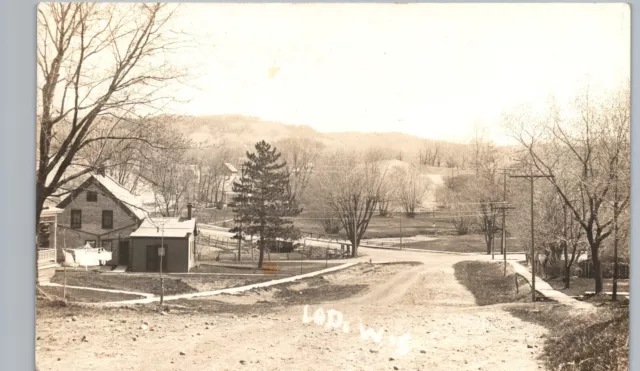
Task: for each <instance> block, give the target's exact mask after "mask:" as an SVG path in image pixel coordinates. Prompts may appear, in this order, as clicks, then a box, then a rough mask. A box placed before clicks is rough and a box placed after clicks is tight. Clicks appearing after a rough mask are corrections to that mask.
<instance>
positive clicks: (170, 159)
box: [150, 151, 196, 217]
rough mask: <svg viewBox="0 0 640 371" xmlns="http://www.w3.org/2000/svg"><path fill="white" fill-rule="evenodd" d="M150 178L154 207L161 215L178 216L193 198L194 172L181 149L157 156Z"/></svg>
mask: <svg viewBox="0 0 640 371" xmlns="http://www.w3.org/2000/svg"><path fill="white" fill-rule="evenodd" d="M150 180H151V182H152V190H153V194H154V198H155V202H156V207H157V209H158V210H159V212H160V213H161V214H162V216H165V217H175V216H179V215H180V214H181V213H182V211H183V210H184V208H185V206H186V205H187V203H189V202H191V201H193V200H194V199H195V195H194V193H193V190H194V185H195V184H196V174H195V173H194V170H193V168H192V167H191V166H190V164H189V162H188V161H187V160H186V158H185V157H184V153H183V151H173V152H168V151H167V152H165V153H163V155H162V156H158V158H157V159H156V162H155V163H154V164H153V165H152V176H151V177H150Z"/></svg>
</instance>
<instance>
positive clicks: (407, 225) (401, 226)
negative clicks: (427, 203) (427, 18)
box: [294, 213, 456, 238]
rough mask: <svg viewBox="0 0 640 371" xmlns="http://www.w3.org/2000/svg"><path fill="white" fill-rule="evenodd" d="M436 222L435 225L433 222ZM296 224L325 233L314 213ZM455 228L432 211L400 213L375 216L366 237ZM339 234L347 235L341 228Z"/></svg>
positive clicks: (439, 232) (441, 232) (433, 232)
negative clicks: (411, 216)
mask: <svg viewBox="0 0 640 371" xmlns="http://www.w3.org/2000/svg"><path fill="white" fill-rule="evenodd" d="M434 222H435V227H434V226H433V223H434ZM294 225H295V226H296V227H298V228H300V229H301V230H302V231H303V232H307V233H314V234H325V231H324V228H323V227H322V224H320V220H318V219H314V215H313V214H306V215H305V214H304V213H303V214H302V215H300V216H299V217H297V218H295V219H294ZM454 234H456V232H455V229H454V228H453V225H452V224H451V222H450V221H449V220H448V219H446V218H439V217H434V216H433V214H432V213H421V214H418V215H417V216H416V217H415V218H407V217H406V216H400V215H398V214H396V215H394V216H392V217H381V216H374V217H373V218H371V221H370V222H369V227H368V228H367V231H366V232H365V234H364V238H384V237H400V236H402V237H410V236H415V235H454ZM338 236H342V237H344V236H346V234H345V232H344V230H341V231H340V233H339V234H338Z"/></svg>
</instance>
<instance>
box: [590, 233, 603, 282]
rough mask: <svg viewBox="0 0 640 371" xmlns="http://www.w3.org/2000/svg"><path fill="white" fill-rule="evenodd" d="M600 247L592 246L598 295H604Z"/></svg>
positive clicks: (594, 276) (597, 245)
mask: <svg viewBox="0 0 640 371" xmlns="http://www.w3.org/2000/svg"><path fill="white" fill-rule="evenodd" d="M599 253H600V246H599V244H592V245H591V258H592V261H593V278H594V279H595V281H596V294H600V293H602V290H603V284H602V263H601V261H600V256H599Z"/></svg>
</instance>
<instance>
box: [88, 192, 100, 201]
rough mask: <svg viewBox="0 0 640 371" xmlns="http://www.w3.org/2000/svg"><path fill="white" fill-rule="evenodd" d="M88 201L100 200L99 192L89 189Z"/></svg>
mask: <svg viewBox="0 0 640 371" xmlns="http://www.w3.org/2000/svg"><path fill="white" fill-rule="evenodd" d="M87 202H98V193H97V192H92V191H87Z"/></svg>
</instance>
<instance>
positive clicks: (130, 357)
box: [36, 249, 546, 371]
mask: <svg viewBox="0 0 640 371" xmlns="http://www.w3.org/2000/svg"><path fill="white" fill-rule="evenodd" d="M363 252H364V253H365V254H366V255H367V256H366V257H364V258H362V259H361V260H363V261H366V262H368V261H369V259H372V260H373V263H376V262H379V261H382V260H386V261H393V260H400V261H419V262H421V263H422V264H420V265H415V264H414V265H408V264H406V265H380V266H378V265H374V266H372V265H370V264H366V263H365V264H363V265H361V266H358V267H357V268H351V269H350V270H348V271H342V272H337V273H333V274H330V275H327V276H324V277H322V278H319V279H316V280H310V281H309V282H300V283H295V284H293V285H289V286H288V287H287V288H286V290H278V289H272V290H261V291H258V292H250V293H247V294H243V295H237V296H236V295H229V296H224V297H217V298H215V297H212V298H209V299H207V300H202V299H200V300H199V301H198V304H197V306H198V308H199V309H200V310H198V311H190V312H187V311H185V312H180V311H174V310H172V311H170V312H169V314H168V315H159V314H155V313H152V312H151V311H149V310H146V311H145V310H126V309H120V310H113V309H110V310H104V311H96V310H94V309H92V310H91V312H88V310H80V311H79V312H76V313H77V314H76V317H75V320H74V319H72V318H71V317H65V316H64V315H65V314H66V312H64V311H67V312H68V311H69V309H61V310H44V309H43V310H41V311H40V313H39V316H38V320H37V335H38V338H39V340H37V344H36V345H37V351H36V353H37V362H38V365H39V367H40V369H41V370H43V371H44V370H72V369H91V370H112V371H114V370H208V371H209V370H243V369H246V370H394V369H397V370H447V371H448V370H492V371H493V370H505V371H506V370H538V369H541V368H542V366H541V365H542V364H541V363H539V362H538V361H537V360H536V358H537V356H538V355H539V352H541V350H542V349H541V348H542V346H541V345H542V340H543V339H541V336H542V335H543V334H546V330H545V329H544V328H542V327H539V326H536V325H533V324H530V323H527V322H523V321H521V320H519V319H517V318H515V317H512V316H511V315H509V314H508V313H507V312H505V311H503V310H502V309H501V307H500V306H483V307H480V306H477V305H476V304H475V300H474V298H473V296H472V295H471V293H469V292H468V291H467V290H466V289H465V288H464V287H463V286H462V285H461V284H460V283H458V282H457V281H456V279H455V277H454V271H453V268H452V266H453V264H455V263H456V262H458V261H460V260H465V259H469V258H468V257H460V256H455V255H444V254H429V253H410V252H398V251H384V250H370V249H367V250H365V249H363ZM363 287H364V289H362V288H363ZM297 290H299V291H298V293H299V296H298V297H295V294H296V291H297ZM283 292H285V293H286V295H288V296H287V300H284V301H283V300H279V299H278V297H284V296H285V295H284V294H283ZM312 293H315V294H312ZM341 293H342V294H341ZM292 295H294V297H292ZM208 303H209V304H208ZM182 304H184V303H182ZM304 304H308V307H306V317H305V316H303V315H304V314H305V306H304ZM224 305H228V307H226V308H227V310H222V309H220V310H218V309H217V308H223V307H224ZM234 305H235V307H234ZM209 306H211V307H212V308H213V307H214V306H215V308H216V310H207V309H208V307H209ZM229 308H231V309H229ZM234 308H242V309H243V310H237V311H236V310H234ZM319 308H322V311H320V310H319ZM329 310H334V311H335V312H334V311H332V312H331V314H329ZM316 311H317V312H318V313H317V317H316V320H317V321H318V323H324V324H325V325H326V319H327V318H328V316H329V315H330V316H332V318H333V319H334V320H335V319H336V318H337V317H338V316H339V315H341V316H342V320H343V322H344V321H348V322H349V326H348V328H347V327H345V326H337V328H331V329H327V328H326V326H320V325H318V324H317V323H315V322H314V320H313V319H314V313H316ZM338 312H339V314H338ZM320 313H323V314H324V317H323V316H321V315H320ZM305 319H306V320H307V322H308V323H303V320H305ZM322 319H325V321H324V322H323V321H321V320H322ZM334 323H336V321H334ZM360 324H362V325H363V326H364V327H363V330H366V329H367V328H371V331H369V336H368V337H367V338H366V339H363V338H362V336H361V328H360ZM405 334H409V337H408V340H407V338H406V337H405V338H404V343H403V340H401V339H403V338H402V335H405ZM372 335H373V336H372ZM376 336H379V339H378V340H380V342H379V343H376V342H375V341H374V340H373V339H372V337H373V338H375V337H376ZM83 337H86V338H85V340H82V339H83ZM401 343H403V344H405V346H406V348H403V349H405V350H407V351H408V352H407V353H406V354H399V353H398V352H397V351H398V349H400V348H401V347H400V344H401Z"/></svg>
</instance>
